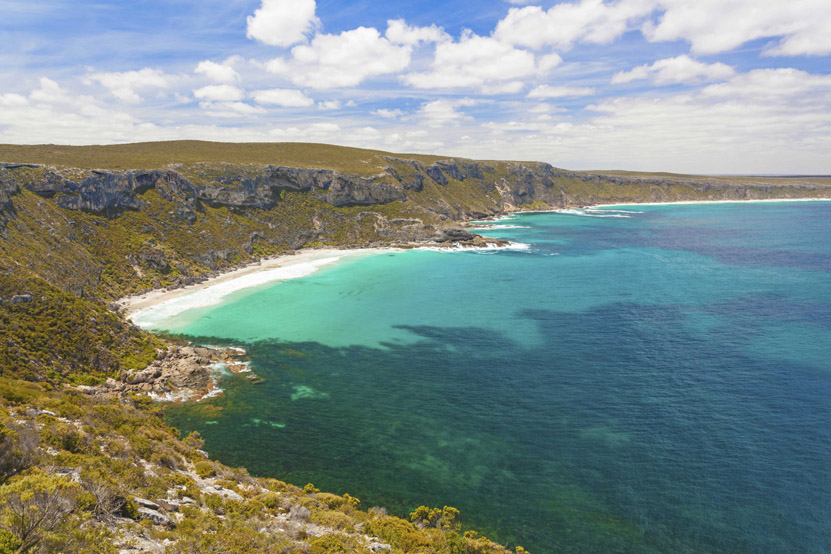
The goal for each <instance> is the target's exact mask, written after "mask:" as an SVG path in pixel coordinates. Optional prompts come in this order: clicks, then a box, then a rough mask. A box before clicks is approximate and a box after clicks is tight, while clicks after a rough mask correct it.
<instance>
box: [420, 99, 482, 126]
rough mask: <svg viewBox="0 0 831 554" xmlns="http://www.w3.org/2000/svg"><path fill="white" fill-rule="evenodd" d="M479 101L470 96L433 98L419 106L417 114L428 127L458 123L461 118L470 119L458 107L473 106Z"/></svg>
mask: <svg viewBox="0 0 831 554" xmlns="http://www.w3.org/2000/svg"><path fill="white" fill-rule="evenodd" d="M478 103H479V102H478V101H477V100H473V99H471V98H463V99H461V100H446V99H441V100H434V101H432V102H427V103H426V104H424V105H422V106H421V109H419V111H418V114H419V115H420V116H421V117H422V118H424V120H425V122H426V123H427V125H429V126H430V127H444V126H445V125H454V124H458V123H459V122H460V121H461V120H463V119H472V118H471V117H470V116H468V115H465V114H464V113H462V112H460V111H459V108H463V107H470V106H475V105H476V104H478Z"/></svg>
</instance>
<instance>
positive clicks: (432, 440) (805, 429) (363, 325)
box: [157, 202, 831, 554]
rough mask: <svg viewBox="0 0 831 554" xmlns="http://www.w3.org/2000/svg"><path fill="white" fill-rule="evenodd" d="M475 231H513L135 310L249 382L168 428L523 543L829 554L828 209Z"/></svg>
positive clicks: (716, 209)
mask: <svg viewBox="0 0 831 554" xmlns="http://www.w3.org/2000/svg"><path fill="white" fill-rule="evenodd" d="M611 216H616V217H611ZM495 226H496V227H497V228H496V229H494V230H488V231H484V232H485V233H489V234H493V236H499V237H501V238H506V239H510V240H513V241H518V242H522V243H525V244H529V245H530V248H528V249H526V250H505V251H498V252H493V251H490V252H487V251H480V252H434V251H407V252H400V253H394V254H390V255H377V256H373V257H366V258H360V259H358V260H357V261H354V262H352V263H346V264H342V265H338V266H333V267H327V268H325V269H322V270H320V271H319V272H317V273H314V274H313V275H311V276H308V277H304V278H301V279H296V280H293V281H288V282H284V283H281V284H276V285H270V286H265V287H261V288H259V289H256V290H252V291H248V292H246V293H244V294H240V295H238V296H237V297H235V298H233V299H232V300H231V301H229V302H227V303H226V304H224V305H221V306H217V307H213V308H209V309H207V308H206V309H202V310H195V311H194V312H193V313H191V314H185V315H187V317H180V318H178V319H177V320H176V321H175V322H168V323H165V322H159V323H158V324H157V327H161V328H167V329H169V330H171V331H174V332H177V333H181V334H183V335H187V336H190V337H201V338H198V339H197V340H199V341H200V342H205V343H214V344H215V343H224V344H233V345H241V346H244V347H246V348H247V349H249V353H250V356H251V360H252V364H253V366H254V368H255V370H256V372H257V374H258V375H260V376H262V377H264V378H265V382H264V383H262V384H260V385H250V384H249V383H247V382H246V381H245V380H244V379H241V378H239V377H233V376H232V377H228V378H226V379H225V380H224V381H223V384H222V386H223V388H225V395H224V396H222V397H219V398H215V399H211V400H210V401H206V402H203V403H199V404H196V405H189V406H183V407H177V408H173V409H170V410H169V411H168V417H169V421H170V423H171V424H173V425H175V426H176V427H178V428H179V429H181V430H183V431H185V432H187V431H191V430H198V431H199V432H200V433H201V434H202V435H203V437H204V438H205V439H206V442H207V449H208V450H209V451H210V452H211V455H212V457H215V458H217V459H219V460H220V461H222V462H224V463H226V464H230V465H245V466H246V467H247V468H249V470H250V471H251V472H252V473H253V474H257V475H270V476H277V477H279V478H281V479H285V480H287V481H290V482H294V483H296V484H300V485H301V486H302V485H303V484H305V483H306V482H313V483H315V485H317V486H319V487H320V488H322V489H325V490H332V491H334V492H341V493H342V492H349V493H350V494H352V495H354V496H357V497H359V498H360V499H361V502H362V506H364V507H369V506H373V505H382V506H386V507H387V508H388V509H389V510H390V511H391V512H394V513H397V514H400V515H405V514H406V512H407V511H409V510H410V509H412V508H414V507H415V506H417V505H419V504H429V505H435V506H443V505H445V504H449V505H453V506H456V507H457V508H459V509H460V510H461V513H462V519H463V521H465V522H467V523H469V524H471V525H474V526H476V527H478V528H480V529H481V530H482V531H484V532H485V533H486V534H488V535H489V536H490V537H491V538H493V539H496V540H500V541H503V542H506V543H511V544H521V545H523V546H525V547H526V548H528V549H529V550H531V551H532V552H534V553H535V554H541V553H546V552H598V553H600V552H604V553H605V552H644V553H647V552H649V553H651V552H656V553H657V552H731V553H734V552H782V553H812V552H816V553H819V552H828V551H831V400H829V399H830V398H831V203H827V202H811V203H770V204H768V203H765V204H747V205H737V204H713V205H678V206H626V207H616V208H609V209H605V210H598V211H588V212H586V211H577V212H574V213H570V214H565V213H561V214H525V215H518V216H514V217H512V218H511V219H506V220H503V221H500V222H498V223H497V224H496V225H495Z"/></svg>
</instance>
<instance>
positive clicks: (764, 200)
mask: <svg viewBox="0 0 831 554" xmlns="http://www.w3.org/2000/svg"><path fill="white" fill-rule="evenodd" d="M776 202H831V198H758V199H755V198H754V199H749V200H677V201H672V202H622V203H617V204H592V205H590V206H581V209H585V208H613V207H615V206H679V205H686V204H767V203H776ZM563 209H568V208H563ZM572 209H573V208H572ZM517 213H528V212H517Z"/></svg>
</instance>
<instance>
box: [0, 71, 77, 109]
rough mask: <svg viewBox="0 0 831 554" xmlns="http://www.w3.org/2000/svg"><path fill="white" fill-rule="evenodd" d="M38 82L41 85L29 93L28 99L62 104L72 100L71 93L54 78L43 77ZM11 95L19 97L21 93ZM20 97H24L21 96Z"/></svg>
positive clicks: (42, 102)
mask: <svg viewBox="0 0 831 554" xmlns="http://www.w3.org/2000/svg"><path fill="white" fill-rule="evenodd" d="M38 82H39V83H40V87H39V88H36V89H34V90H33V91H32V92H30V93H29V99H28V101H31V102H34V103H41V104H61V103H67V102H70V101H71V98H70V97H69V95H68V94H67V93H66V92H65V91H64V90H63V89H62V88H61V87H60V85H58V83H56V82H55V81H53V80H52V79H50V78H48V77H41V78H40V79H39V80H38ZM10 96H12V97H17V96H19V95H10ZM20 98H23V97H22V96H20ZM24 101H25V99H24Z"/></svg>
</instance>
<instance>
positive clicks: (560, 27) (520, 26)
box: [494, 0, 655, 50]
mask: <svg viewBox="0 0 831 554" xmlns="http://www.w3.org/2000/svg"><path fill="white" fill-rule="evenodd" d="M654 7H655V2H654V1H653V0H620V1H618V2H616V3H614V4H607V3H604V2H603V1H602V0H582V1H581V2H575V3H562V4H556V5H555V6H553V7H552V8H550V9H549V10H547V11H546V10H543V9H542V8H541V7H539V6H527V7H525V8H511V9H510V10H509V11H508V15H507V16H505V18H504V19H502V20H501V21H500V22H499V23H498V24H497V26H496V30H495V31H494V37H495V38H497V39H499V40H501V41H504V42H507V43H510V44H515V45H519V46H525V47H528V48H535V49H537V48H542V47H543V46H555V47H557V48H560V49H564V50H565V49H568V48H571V46H572V45H573V44H574V43H575V42H578V41H579V42H591V43H596V44H608V43H609V42H611V41H612V40H614V39H616V38H617V37H619V36H620V35H622V34H623V33H624V32H625V31H626V29H627V26H628V25H629V24H630V22H631V21H632V20H636V19H639V18H643V17H645V16H647V15H648V14H650V13H651V12H652V11H653V9H654Z"/></svg>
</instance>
